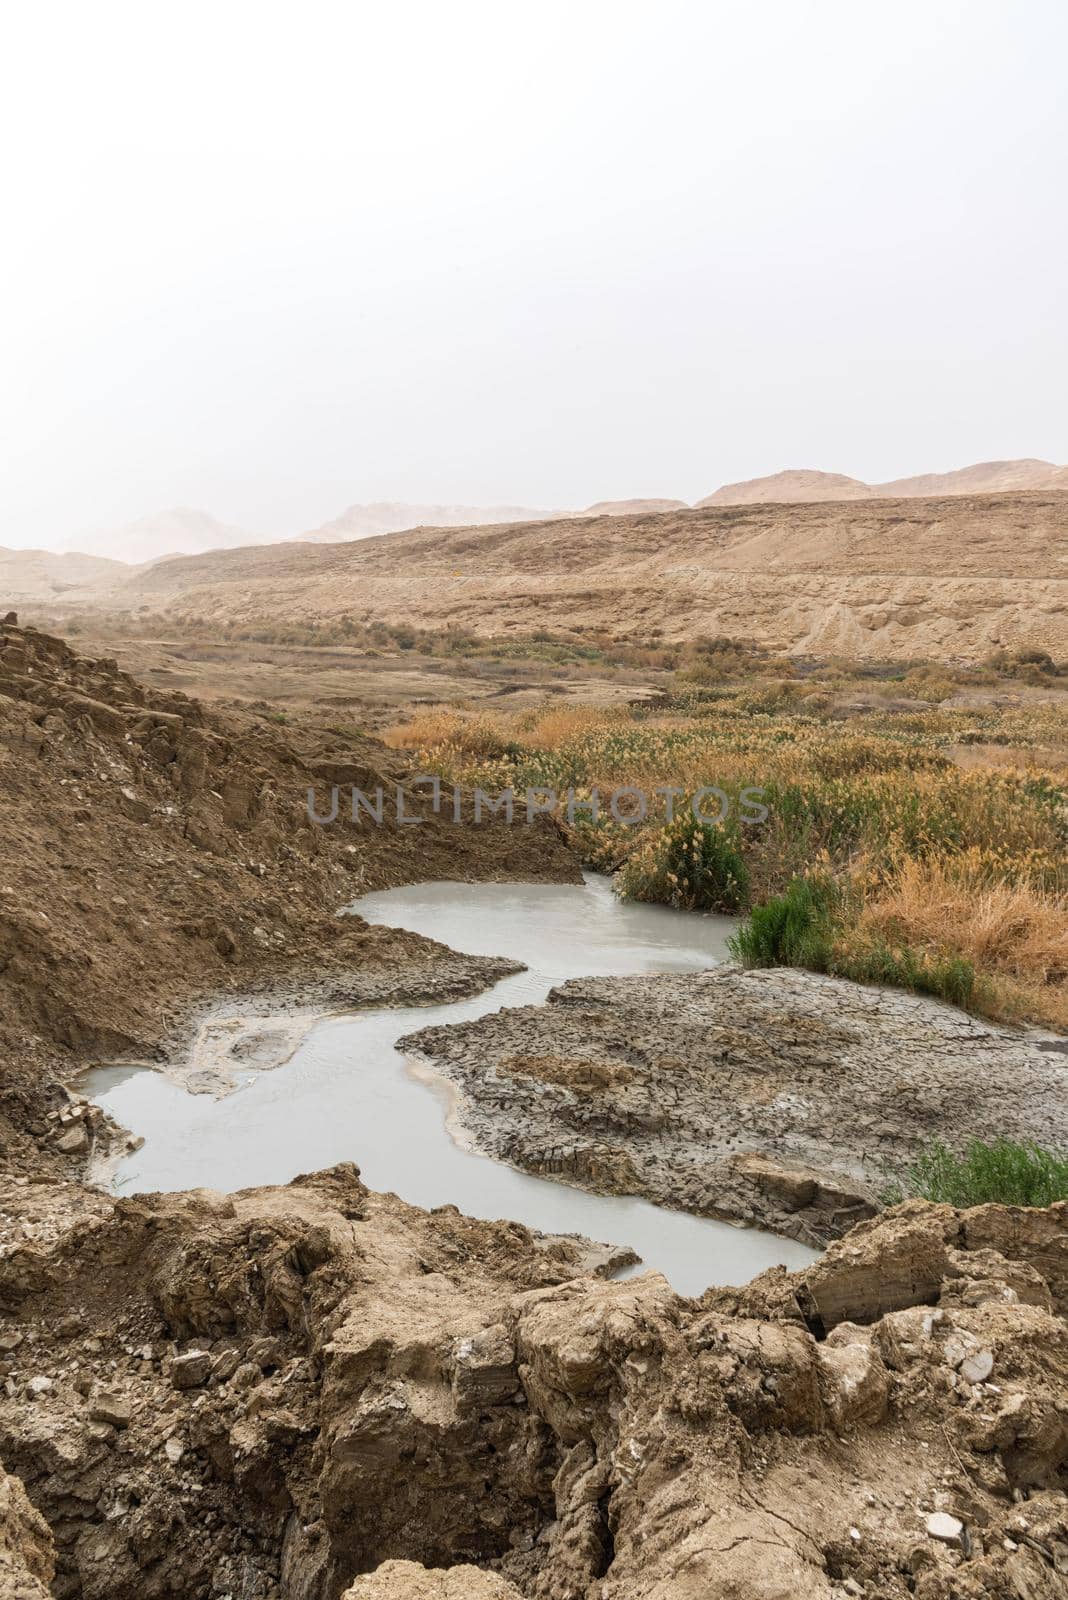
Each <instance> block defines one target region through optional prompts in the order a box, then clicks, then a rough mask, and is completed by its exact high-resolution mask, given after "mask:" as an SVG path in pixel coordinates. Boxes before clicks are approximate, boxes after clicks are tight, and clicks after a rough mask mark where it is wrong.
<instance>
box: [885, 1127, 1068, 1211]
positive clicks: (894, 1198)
mask: <svg viewBox="0 0 1068 1600" xmlns="http://www.w3.org/2000/svg"><path fill="white" fill-rule="evenodd" d="M909 1196H916V1197H918V1198H921V1199H924V1200H935V1201H944V1202H945V1203H947V1204H948V1205H951V1206H961V1207H966V1206H981V1205H986V1204H988V1203H991V1202H993V1203H996V1204H998V1205H1003V1206H1050V1205H1053V1203H1054V1202H1055V1201H1057V1200H1068V1156H1066V1155H1065V1154H1064V1153H1063V1152H1061V1151H1057V1150H1044V1149H1043V1148H1042V1146H1041V1145H1037V1144H1014V1143H1013V1142H1012V1141H1011V1140H1010V1139H995V1140H994V1141H993V1143H992V1144H984V1143H983V1141H982V1140H980V1139H973V1140H972V1141H971V1143H970V1144H969V1145H968V1147H967V1149H966V1150H965V1151H964V1153H963V1155H956V1154H954V1152H953V1151H952V1150H950V1149H949V1147H948V1146H947V1145H944V1144H943V1143H942V1141H941V1140H940V1139H932V1140H931V1142H930V1143H929V1144H928V1145H926V1146H925V1148H924V1149H923V1150H922V1151H921V1152H920V1154H919V1155H918V1156H917V1157H916V1159H915V1160H914V1161H913V1163H912V1165H911V1166H910V1167H909V1168H908V1169H907V1170H906V1171H905V1172H904V1173H902V1174H901V1175H900V1176H899V1177H898V1178H897V1179H895V1180H894V1182H893V1183H891V1184H890V1186H889V1187H888V1188H887V1189H886V1190H885V1192H884V1194H883V1199H884V1200H885V1201H886V1203H887V1205H897V1204H898V1203H899V1202H900V1201H902V1200H904V1199H907V1198H908V1197H909Z"/></svg>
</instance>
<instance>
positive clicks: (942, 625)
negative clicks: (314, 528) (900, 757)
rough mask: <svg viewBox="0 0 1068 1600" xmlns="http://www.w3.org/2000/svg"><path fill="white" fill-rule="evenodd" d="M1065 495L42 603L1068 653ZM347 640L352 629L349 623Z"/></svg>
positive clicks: (449, 545)
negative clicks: (1039, 650)
mask: <svg viewBox="0 0 1068 1600" xmlns="http://www.w3.org/2000/svg"><path fill="white" fill-rule="evenodd" d="M1066 561H1068V496H1065V495H1064V494H1063V493H1061V492H1059V491H1031V492H1027V493H1014V494H985V495H971V496H969V495H961V496H952V497H944V498H926V499H924V498H919V499H883V500H879V499H876V500H864V501H861V502H854V501H824V502H818V503H815V504H799V505H782V504H770V505H769V504H752V505H742V506H720V505H717V506H712V507H708V508H705V509H697V510H692V511H686V510H676V511H666V512H653V513H643V514H639V515H629V516H590V517H583V518H578V519H564V520H555V521H547V522H540V523H512V524H504V525H497V526H489V527H475V528H466V529H445V530H442V529H433V528H431V529H416V530H414V531H412V532H409V533H394V534H389V535H386V536H384V537H382V538H376V539H363V540H358V541H356V542H354V543H347V544H329V545H321V544H308V545H304V544H299V543H287V544H275V545H265V546H259V547H250V548H240V549H233V550H219V551H213V552H211V553H209V554H206V555H201V556H188V557H182V558H180V559H177V560H173V561H161V562H157V563H155V564H153V565H151V566H149V567H146V568H140V569H137V570H135V571H134V572H133V573H132V574H130V575H129V576H123V577H121V578H119V579H118V581H113V578H112V576H111V575H109V576H108V577H107V578H106V579H105V581H104V582H103V583H102V584H100V583H98V582H97V581H96V580H95V579H93V580H91V581H89V582H86V581H85V580H84V578H83V577H80V576H79V578H78V579H77V581H76V582H75V583H72V585H71V587H70V588H69V589H65V590H64V591H63V592H62V593H60V594H56V593H55V592H53V593H51V594H47V593H46V592H45V591H44V590H43V589H41V588H38V589H37V591H36V600H37V603H38V604H41V603H44V604H48V605H50V606H51V608H52V609H53V610H55V609H57V608H59V609H60V610H61V611H62V612H63V613H64V614H65V615H67V616H73V615H76V614H78V613H79V611H84V610H86V609H88V610H90V611H95V612H98V613H99V612H101V611H110V612H113V613H121V614H124V615H127V616H133V617H136V618H139V619H141V620H142V621H145V620H154V621H155V622H156V624H157V626H158V625H160V624H162V625H164V626H166V624H167V623H170V624H172V625H173V624H175V623H181V624H182V625H183V626H184V627H186V628H190V627H194V628H195V627H204V626H208V627H209V628H210V629H212V630H213V631H214V632H216V633H220V632H223V631H224V630H227V629H233V630H238V631H246V632H247V631H251V632H253V633H260V634H264V633H267V634H269V633H270V631H271V630H281V631H283V632H284V630H286V629H287V628H288V629H301V628H303V629H305V630H309V631H310V632H311V634H314V633H315V631H316V630H319V631H320V632H321V631H322V630H330V632H331V635H332V636H333V637H343V630H344V629H345V627H346V626H350V627H355V626H358V625H360V624H363V623H365V622H367V621H368V619H371V618H374V619H376V620H377V621H379V622H384V623H393V624H401V623H409V622H411V621H412V619H413V618H414V619H418V621H419V623H420V625H421V626H423V627H436V628H445V627H453V628H466V629H476V630H477V631H479V632H480V633H486V634H492V635H495V636H505V637H507V636H508V635H509V634H515V633H518V632H529V631H530V630H531V629H532V628H534V627H542V628H545V629H548V630H550V631H552V632H554V633H559V632H562V631H565V630H569V631H572V632H581V631H584V632H586V633H587V634H596V633H598V632H603V631H605V630H608V631H609V632H611V633H612V634H613V635H614V636H615V637H617V638H620V637H629V638H631V639H637V640H648V639H650V638H663V639H665V640H680V639H686V638H692V637H694V636H695V635H698V634H713V635H714V634H726V635H730V636H731V637H736V638H741V639H746V640H749V641H750V642H752V643H754V644H757V645H760V646H762V647H764V648H767V649H770V650H772V651H777V652H784V651H785V652H790V653H792V654H799V655H805V654H815V655H828V654H840V655H848V656H851V657H854V658H860V659H868V660H893V659H896V660H900V659H910V658H911V659H918V658H931V657H937V658H940V659H947V658H956V659H964V660H973V661H975V660H980V659H982V658H983V656H985V655H986V654H988V653H989V652H990V651H991V650H994V649H998V648H1004V649H1014V648H1021V647H1032V648H1040V649H1044V650H1047V651H1049V652H1051V653H1052V654H1053V655H1054V656H1057V657H1061V656H1064V655H1065V654H1068V568H1066ZM338 630H341V631H340V632H339V631H338Z"/></svg>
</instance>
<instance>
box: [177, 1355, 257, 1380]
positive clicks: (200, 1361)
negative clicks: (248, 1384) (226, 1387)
mask: <svg viewBox="0 0 1068 1600" xmlns="http://www.w3.org/2000/svg"><path fill="white" fill-rule="evenodd" d="M210 1372H211V1352H210V1351H208V1350H187V1351H186V1353H185V1354H184V1355H181V1356H175V1357H174V1359H173V1361H172V1362H171V1382H172V1383H173V1385H174V1387H175V1388H176V1389H195V1388H197V1387H198V1386H199V1385H200V1384H202V1383H206V1382H207V1380H208V1374H209V1373H210ZM257 1376H258V1374H257Z"/></svg>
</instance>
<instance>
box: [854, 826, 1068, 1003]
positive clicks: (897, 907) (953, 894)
mask: <svg viewBox="0 0 1068 1600" xmlns="http://www.w3.org/2000/svg"><path fill="white" fill-rule="evenodd" d="M858 931H859V932H861V933H862V934H872V933H874V934H878V935H880V936H882V937H883V938H886V939H889V940H903V941H904V942H905V943H907V944H909V945H912V946H914V947H917V948H919V949H923V950H952V951H954V952H955V953H957V954H959V955H962V956H964V957H965V958H966V959H967V960H969V961H970V962H971V963H972V965H973V966H974V967H975V969H976V971H977V972H980V973H983V974H985V975H987V976H989V977H990V979H991V980H992V982H993V984H994V989H995V994H996V1000H997V1004H996V1007H995V1010H996V1012H997V1014H1000V1015H1003V1016H1005V1017H1007V1018H1019V1019H1021V1020H1023V1019H1028V1020H1033V1021H1041V1022H1045V1023H1051V1024H1053V1025H1054V1026H1056V1027H1068V896H1065V895H1063V894H1056V893H1051V892H1047V891H1043V890H1042V889H1040V888H1036V887H1035V886H1033V885H1032V884H1030V883H1028V882H1027V881H1026V880H1023V881H1019V882H1016V883H1009V882H1005V881H1002V882H991V881H990V879H989V876H988V875H987V873H986V870H985V867H984V864H983V863H982V862H981V861H980V860H979V859H977V858H976V857H975V856H969V855H965V856H964V857H960V858H957V859H955V860H952V861H944V860H943V861H939V860H926V861H917V860H909V861H906V862H905V863H904V864H903V866H902V868H901V870H900V871H899V873H898V874H897V876H896V878H895V879H894V881H893V883H892V884H891V885H890V886H889V887H888V888H887V889H886V890H885V891H884V892H883V893H882V894H880V895H879V897H878V898H877V899H873V900H870V901H868V903H867V904H866V905H865V906H864V909H863V911H862V913H861V916H860V920H859V924H858Z"/></svg>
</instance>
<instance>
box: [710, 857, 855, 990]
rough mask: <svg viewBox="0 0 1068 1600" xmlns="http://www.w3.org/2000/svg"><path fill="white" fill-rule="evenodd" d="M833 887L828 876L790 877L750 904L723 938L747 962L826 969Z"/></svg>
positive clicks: (832, 911)
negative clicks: (758, 902)
mask: <svg viewBox="0 0 1068 1600" xmlns="http://www.w3.org/2000/svg"><path fill="white" fill-rule="evenodd" d="M836 898H837V896H836V893H835V890H834V889H833V887H832V885H831V884H830V883H828V882H827V881H826V880H821V879H814V878H794V879H793V880H792V881H791V882H790V884H789V885H788V886H787V889H786V893H785V894H780V895H775V896H774V897H773V898H772V899H770V900H767V901H765V902H764V904H763V905H760V906H754V907H753V909H752V911H751V912H750V913H749V920H748V921H747V922H743V923H742V926H741V927H740V928H739V929H738V932H737V933H736V934H735V935H734V936H733V938H731V939H729V940H728V941H727V943H728V948H729V949H730V952H731V954H732V955H733V956H734V958H735V960H736V961H740V962H741V963H742V965H743V966H746V967H808V968H810V969H812V970H814V971H816V972H825V971H826V970H827V965H828V962H829V960H830V955H831V942H832V937H833V930H834V909H835V901H836Z"/></svg>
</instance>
